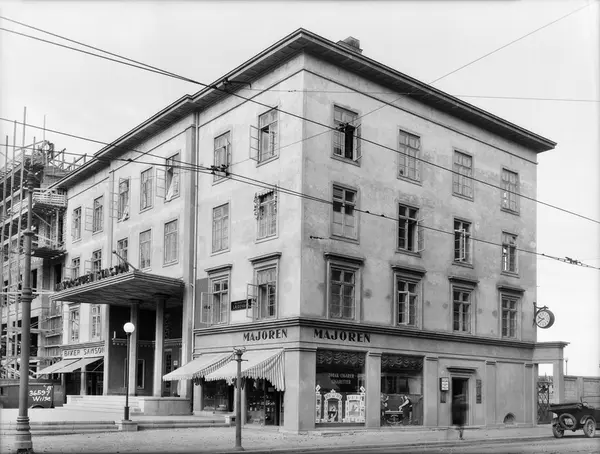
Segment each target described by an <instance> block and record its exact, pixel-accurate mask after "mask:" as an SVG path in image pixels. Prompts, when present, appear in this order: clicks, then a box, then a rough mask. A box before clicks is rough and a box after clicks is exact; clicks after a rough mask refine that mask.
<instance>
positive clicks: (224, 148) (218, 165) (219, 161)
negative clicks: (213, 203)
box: [213, 131, 231, 181]
mask: <svg viewBox="0 0 600 454" xmlns="http://www.w3.org/2000/svg"><path fill="white" fill-rule="evenodd" d="M230 140H231V132H230V131H227V132H226V133H225V134H221V135H220V136H218V137H216V138H215V143H214V170H213V173H214V181H219V180H222V179H223V178H226V177H227V176H229V166H230V165H231V142H230Z"/></svg>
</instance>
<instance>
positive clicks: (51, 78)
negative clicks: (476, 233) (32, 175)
mask: <svg viewBox="0 0 600 454" xmlns="http://www.w3.org/2000/svg"><path fill="white" fill-rule="evenodd" d="M588 3H589V6H587V7H586V8H585V9H582V10H581V11H578V12H576V13H574V14H572V15H570V16H568V17H567V18H565V19H562V20H559V21H557V22H555V23H553V24H552V25H549V26H547V27H545V28H543V29H541V30H539V31H536V32H535V33H532V34H531V35H529V36H527V37H525V38H523V39H521V40H519V41H517V42H515V43H514V44H511V45H509V46H507V47H505V48H503V49H501V50H499V51H498V52H495V53H493V54H491V55H489V56H487V57H485V58H482V59H481V60H479V61H477V62H476V63H474V64H472V65H469V66H467V67H465V68H463V69H460V70H459V71H457V72H455V73H453V74H451V75H449V76H448V77H445V78H443V79H441V80H439V81H438V82H436V83H434V84H433V85H434V86H435V87H437V88H439V89H441V90H443V91H445V92H447V93H450V94H452V95H454V96H458V97H461V99H463V100H465V101H467V102H470V103H472V104H474V105H476V106H478V107H480V108H483V109H485V110H487V111H489V112H491V113H493V114H495V115H498V116H500V117H502V118H505V119H506V120H509V121H511V122H513V123H516V124H518V125H519V126H522V127H524V128H527V129H529V130H531V131H533V132H535V133H538V134H540V135H542V136H544V137H547V138H549V139H551V140H554V141H555V142H557V143H558V145H557V147H556V149H555V150H552V151H548V152H545V153H542V154H541V155H539V165H538V188H537V189H538V192H537V198H538V199H539V200H540V201H543V202H546V203H549V204H552V205H555V206H558V207H561V208H564V209H567V210H570V211H573V212H576V213H578V214H581V215H583V216H586V217H589V218H592V219H594V220H600V187H599V186H600V183H599V181H600V178H599V176H600V158H599V156H600V153H599V150H600V132H599V131H600V128H599V124H600V102H599V100H600V57H599V56H600V31H599V30H600V4H599V2H598V0H589V1H588V0H560V1H543V0H539V1H536V0H522V1H510V0H507V1H485V0H481V1H475V0H470V1H452V0H448V1H420V2H414V1H386V2H373V1H370V2H362V1H351V2H316V1H298V2H290V1H287V2H284V1H280V2H276V1H270V2H253V1H245V2H229V1H226V2H219V3H211V2H194V1H185V2H176V1H172V2H160V1H154V2H145V1H130V2H121V1H102V2H93V1H90V2H76V1H64V2H53V1H43V2H42V1H37V2H36V1H21V2H18V1H13V2H11V1H5V2H3V3H2V4H0V15H3V16H6V17H8V18H11V19H14V20H17V21H20V22H25V23H27V24H29V25H33V26H36V27H39V28H42V29H44V30H48V31H51V32H54V33H57V34H61V35H63V36H66V37H69V38H71V39H76V40H79V41H82V42H84V43H86V44H90V45H94V46H96V47H99V48H102V49H105V50H109V51H111V52H115V53H118V54H121V55H124V56H127V57H129V58H133V59H136V60H140V61H142V62H145V63H148V64H152V65H154V66H158V67H160V68H164V69H167V70H169V71H171V72H174V73H177V74H181V75H184V76H187V77H190V78H193V79H196V80H200V81H203V82H206V83H210V82H212V81H214V80H216V79H217V78H219V77H220V76H222V75H224V74H225V73H227V72H228V71H229V70H231V69H232V68H234V67H236V66H238V65H239V64H241V63H243V62H245V61H246V60H248V59H249V58H251V57H253V56H254V55H256V54H257V53H259V52H261V51H262V50H264V49H265V48H266V47H268V46H270V45H271V44H273V43H274V42H276V41H278V40H279V39H281V38H283V37H284V36H286V35H288V34H289V33H291V32H293V31H294V30H296V29H298V28H300V27H303V28H305V29H308V30H310V31H312V32H314V33H317V34H319V35H321V36H323V37H325V38H327V39H330V40H332V41H338V40H341V39H344V38H346V37H348V36H353V37H355V38H358V39H359V40H360V44H361V47H362V49H363V54H364V55H366V56H368V57H370V58H372V59H374V60H377V61H379V62H381V63H383V64H385V65H387V66H390V67H392V68H394V69H397V70H399V71H401V72H403V73H405V74H407V75H409V76H411V77H414V78H417V79H419V80H421V81H423V82H431V81H433V80H435V79H437V78H439V77H441V76H443V75H446V74H448V73H450V72H451V71H453V70H455V69H457V68H460V67H461V66H463V65H465V64H467V63H469V62H472V61H473V60H476V59H478V58H480V57H482V56H484V55H486V54H488V53H489V52H491V51H493V50H495V49H498V48H500V47H502V46H505V45H506V44H508V43H510V42H511V41H513V40H516V39H517V38H520V37H522V36H524V35H527V34H528V33H531V32H532V31H534V30H536V29H538V28H540V27H543V26H544V25H546V24H549V23H551V22H553V21H556V20H557V19H558V18H560V17H561V16H564V15H566V14H568V13H570V12H571V11H574V10H576V9H578V8H580V7H582V6H584V5H586V4H588ZM0 27H2V28H7V29H11V30H16V31H19V32H24V33H28V34H35V35H36V36H41V37H44V38H45V39H52V40H56V39H55V38H52V37H48V36H42V35H40V34H38V33H37V32H35V31H32V30H28V29H25V28H23V27H20V26H18V25H16V24H13V23H10V22H7V21H4V20H1V19H0ZM200 88H201V87H199V86H197V85H193V84H190V83H187V82H182V81H177V80H174V79H170V78H167V77H164V76H161V75H157V74H152V73H148V72H144V71H140V70H139V69H135V68H130V67H126V66H121V65H118V64H116V63H113V62H108V61H105V60H100V59H97V58H94V57H91V56H87V55H83V54H79V53H76V52H73V51H70V50H67V49H62V48H58V47H55V46H51V45H49V44H46V43H42V42H38V41H33V40H30V39H27V38H24V37H21V36H17V35H14V34H10V33H8V32H6V31H1V30H0V116H1V117H2V118H8V119H10V120H18V121H22V119H23V109H24V107H25V106H26V107H27V122H28V123H30V124H33V125H39V126H42V125H43V123H44V118H45V121H46V126H47V128H50V129H56V130H59V131H64V132H68V133H70V134H75V135H80V136H85V137H88V138H92V139H96V140H99V141H103V142H110V141H112V140H114V139H116V138H117V137H119V136H121V135H122V134H124V133H126V132H127V131H129V130H130V129H132V128H133V127H135V126H137V125H138V124H139V123H141V122H142V121H144V120H145V119H147V118H148V117H150V116H151V115H153V114H154V113H156V112H158V111H159V110H161V109H162V108H163V107H165V106H167V105H168V104H170V103H171V102H172V101H174V100H175V99H177V98H179V97H180V96H182V95H184V94H187V93H189V94H192V93H195V92H196V91H198V90H199V89H200ZM515 98H540V99H515ZM7 135H8V136H9V143H12V137H13V126H12V124H11V123H7V122H5V121H0V143H2V144H4V142H5V137H6V136H7ZM21 135H22V131H21V129H19V130H18V132H17V137H18V141H17V144H19V143H20V142H21ZM41 135H42V132H41V131H40V130H34V129H33V128H29V129H28V130H26V137H27V140H26V142H30V141H32V140H33V138H34V136H35V137H36V139H37V140H39V139H40V138H41ZM46 138H47V139H49V140H51V141H53V142H54V143H55V145H56V147H57V148H59V149H63V148H66V151H67V152H69V153H76V154H83V153H87V154H88V155H90V154H93V153H94V152H96V151H98V150H99V149H100V148H101V146H100V145H97V144H93V143H89V142H85V141H81V140H78V139H74V138H69V137H64V136H59V135H56V134H53V133H50V132H46ZM2 159H3V158H2ZM2 162H3V161H2ZM537 219H538V226H537V227H538V242H537V244H536V245H529V246H530V247H531V248H534V247H535V248H537V251H538V252H540V253H544V254H548V255H551V256H556V257H570V258H572V259H576V260H580V261H581V262H583V263H586V264H589V265H592V266H595V267H600V224H599V223H597V222H593V221H590V220H586V219H582V218H580V217H577V216H573V215H570V214H567V213H565V212H562V211H560V210H557V209H554V208H551V207H548V206H544V205H542V204H538V217H537ZM599 277H600V271H599V270H597V269H591V268H584V267H580V266H573V265H568V264H565V263H561V262H558V261H556V260H552V259H548V258H544V257H540V258H539V259H538V289H537V304H538V305H540V306H542V305H546V306H548V307H549V308H550V309H551V310H552V311H553V312H554V314H555V316H556V322H555V324H554V326H552V327H551V328H549V329H547V330H543V329H538V341H540V342H545V341H556V340H561V341H565V342H569V346H568V347H567V348H566V349H565V357H566V358H568V363H567V372H568V373H569V374H570V375H586V376H599V375H600V334H599V332H600V279H599ZM540 370H541V371H542V373H544V372H546V373H548V374H551V373H552V369H551V368H545V367H542V368H541V369H540Z"/></svg>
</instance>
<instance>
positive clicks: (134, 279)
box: [50, 270, 184, 306]
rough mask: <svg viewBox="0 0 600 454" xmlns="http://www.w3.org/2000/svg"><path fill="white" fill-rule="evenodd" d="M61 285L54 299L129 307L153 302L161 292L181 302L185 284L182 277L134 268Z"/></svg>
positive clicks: (94, 275) (91, 276) (52, 296)
mask: <svg viewBox="0 0 600 454" xmlns="http://www.w3.org/2000/svg"><path fill="white" fill-rule="evenodd" d="M59 286H60V288H57V290H58V291H56V292H55V293H54V294H52V295H51V296H50V299H51V300H55V301H69V302H72V303H88V304H110V305H115V306H129V305H130V304H131V300H140V301H153V300H154V298H155V297H156V295H158V294H161V295H165V296H168V297H169V300H171V299H174V300H177V301H180V300H181V298H182V297H183V287H184V284H183V281H182V280H181V279H175V278H172V277H167V276H159V275H157V274H150V273H144V272H142V271H137V270H134V271H128V272H126V273H120V274H115V275H108V276H107V277H103V275H102V274H99V273H95V274H90V275H89V276H88V275H86V276H81V277H78V278H76V279H72V280H71V281H68V282H66V283H61V284H59ZM63 287H66V288H64V289H63Z"/></svg>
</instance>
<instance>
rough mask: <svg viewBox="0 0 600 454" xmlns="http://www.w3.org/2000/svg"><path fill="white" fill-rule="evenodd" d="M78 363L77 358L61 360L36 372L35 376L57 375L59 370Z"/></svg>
mask: <svg viewBox="0 0 600 454" xmlns="http://www.w3.org/2000/svg"><path fill="white" fill-rule="evenodd" d="M77 361H79V360H78V359H77V358H69V359H61V360H60V361H58V362H56V363H54V364H50V365H49V366H48V367H46V368H45V369H42V370H40V371H39V372H36V375H46V374H56V373H59V370H60V369H62V368H63V367H66V366H69V365H71V364H73V363H75V362H77Z"/></svg>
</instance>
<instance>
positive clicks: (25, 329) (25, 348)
mask: <svg viewBox="0 0 600 454" xmlns="http://www.w3.org/2000/svg"><path fill="white" fill-rule="evenodd" d="M34 142H35V140H34ZM23 165H25V163H23ZM27 192H28V196H27V230H25V232H23V235H24V236H25V244H24V248H25V266H24V269H23V290H22V292H21V304H22V309H21V366H20V369H19V373H20V377H19V378H20V380H19V415H18V416H17V427H16V437H15V448H16V452H17V453H32V452H33V441H32V440H31V428H30V426H29V416H28V415H27V404H28V400H29V353H30V352H29V348H30V346H31V340H30V333H31V300H33V293H32V291H31V237H32V236H33V231H32V230H31V212H32V205H33V171H32V169H31V166H30V167H29V171H28V172H27ZM17 317H18V314H17Z"/></svg>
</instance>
